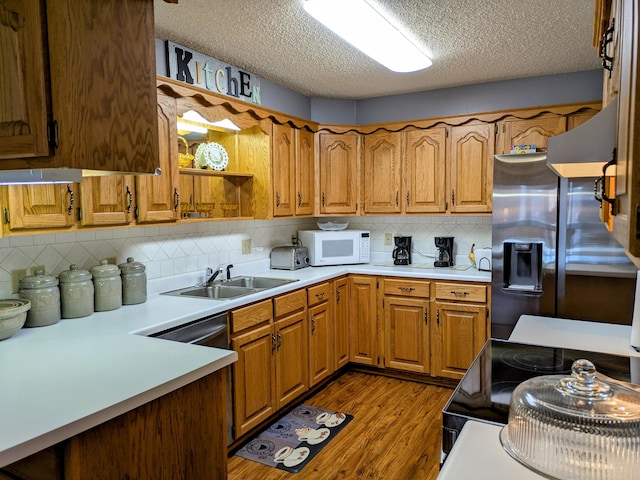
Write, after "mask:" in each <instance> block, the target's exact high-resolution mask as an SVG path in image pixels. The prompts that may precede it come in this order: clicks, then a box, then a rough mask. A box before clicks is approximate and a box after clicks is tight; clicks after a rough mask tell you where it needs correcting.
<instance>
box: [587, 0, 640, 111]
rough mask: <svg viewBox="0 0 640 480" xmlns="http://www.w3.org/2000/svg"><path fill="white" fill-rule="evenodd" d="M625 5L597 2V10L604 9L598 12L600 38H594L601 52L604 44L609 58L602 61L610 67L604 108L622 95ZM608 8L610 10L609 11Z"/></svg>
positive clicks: (606, 71)
mask: <svg viewBox="0 0 640 480" xmlns="http://www.w3.org/2000/svg"><path fill="white" fill-rule="evenodd" d="M623 3H624V0H612V1H610V2H596V10H597V8H598V6H599V7H601V8H602V11H601V12H600V13H599V12H598V11H596V17H598V16H599V15H601V16H602V17H601V18H600V21H601V29H602V30H601V31H600V32H598V38H595V37H594V44H595V45H594V46H595V47H597V48H598V49H599V50H600V49H601V48H602V46H603V42H604V54H605V55H606V56H607V57H608V58H607V59H602V60H603V64H604V65H607V67H608V68H604V69H603V81H602V108H604V107H606V106H607V105H608V104H609V103H610V102H611V100H613V99H614V98H615V97H616V96H617V95H618V93H620V79H621V78H620V67H621V64H620V57H621V53H622V45H621V34H620V32H621V29H622V26H623V22H624V21H623V18H622V8H623ZM607 8H609V10H608V11H607ZM636 16H637V12H636ZM594 28H595V25H594ZM594 33H595V32H594ZM601 53H602V52H601ZM601 57H602V55H601Z"/></svg>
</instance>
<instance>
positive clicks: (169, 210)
mask: <svg viewBox="0 0 640 480" xmlns="http://www.w3.org/2000/svg"><path fill="white" fill-rule="evenodd" d="M176 118H177V117H176V101H175V99H174V98H172V97H170V96H168V95H164V94H162V93H160V92H158V132H159V135H160V169H161V170H162V174H161V175H157V176H156V175H137V176H136V220H137V222H138V223H154V222H174V221H176V220H177V219H178V215H179V210H180V194H179V193H178V185H179V179H178V144H177V143H176V141H175V139H176V138H177V135H178V131H177V126H176Z"/></svg>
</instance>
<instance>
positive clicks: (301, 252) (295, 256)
mask: <svg viewBox="0 0 640 480" xmlns="http://www.w3.org/2000/svg"><path fill="white" fill-rule="evenodd" d="M270 258H271V268H276V269H278V270H298V269H299V268H305V267H308V266H309V250H308V249H307V247H300V246H296V245H284V246H282V247H274V248H273V249H271V255H270Z"/></svg>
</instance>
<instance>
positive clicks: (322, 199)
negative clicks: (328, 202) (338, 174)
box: [322, 192, 324, 207]
mask: <svg viewBox="0 0 640 480" xmlns="http://www.w3.org/2000/svg"><path fill="white" fill-rule="evenodd" d="M322 206H323V207H324V192H322Z"/></svg>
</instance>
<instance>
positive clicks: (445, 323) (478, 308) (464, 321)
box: [432, 301, 487, 379]
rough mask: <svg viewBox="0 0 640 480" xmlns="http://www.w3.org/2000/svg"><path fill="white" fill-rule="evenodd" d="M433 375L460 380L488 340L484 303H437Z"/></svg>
mask: <svg viewBox="0 0 640 480" xmlns="http://www.w3.org/2000/svg"><path fill="white" fill-rule="evenodd" d="M434 308H435V325H434V329H433V332H432V335H433V342H432V351H433V365H432V367H433V369H432V373H433V375H436V376H439V377H448V378H454V379H461V378H462V377H463V376H464V374H465V372H466V371H467V368H469V366H470V365H471V363H472V362H473V359H474V358H475V356H476V355H477V354H478V352H479V351H480V350H481V349H482V345H484V342H485V341H486V339H487V331H486V315H487V307H486V306H485V305H473V304H467V303H448V302H440V301H436V302H434Z"/></svg>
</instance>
